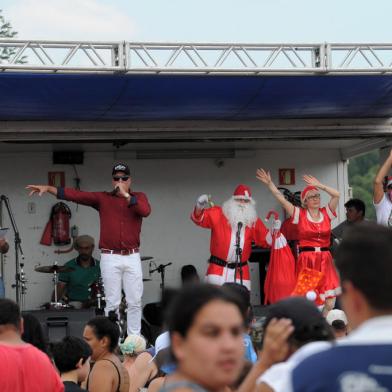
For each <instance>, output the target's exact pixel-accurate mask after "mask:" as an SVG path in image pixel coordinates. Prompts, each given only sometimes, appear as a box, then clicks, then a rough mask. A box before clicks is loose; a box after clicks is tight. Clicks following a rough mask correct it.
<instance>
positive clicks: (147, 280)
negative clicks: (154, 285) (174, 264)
mask: <svg viewBox="0 0 392 392" xmlns="http://www.w3.org/2000/svg"><path fill="white" fill-rule="evenodd" d="M150 281H152V279H147V278H143V282H150Z"/></svg>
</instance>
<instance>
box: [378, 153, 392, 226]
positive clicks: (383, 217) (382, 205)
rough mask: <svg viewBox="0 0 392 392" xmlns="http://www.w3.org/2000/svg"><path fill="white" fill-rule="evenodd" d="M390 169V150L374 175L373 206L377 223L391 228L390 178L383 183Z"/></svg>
mask: <svg viewBox="0 0 392 392" xmlns="http://www.w3.org/2000/svg"><path fill="white" fill-rule="evenodd" d="M391 167H392V150H391V151H390V153H389V156H388V158H387V159H386V160H385V162H384V163H383V164H382V165H381V167H380V169H379V170H378V172H377V174H376V178H375V179H374V185H373V204H374V207H375V209H376V216H377V223H378V224H380V225H383V226H387V227H392V177H391V176H389V177H388V178H387V181H386V183H385V188H386V189H385V192H384V178H385V176H386V175H387V174H388V172H389V170H390V169H391Z"/></svg>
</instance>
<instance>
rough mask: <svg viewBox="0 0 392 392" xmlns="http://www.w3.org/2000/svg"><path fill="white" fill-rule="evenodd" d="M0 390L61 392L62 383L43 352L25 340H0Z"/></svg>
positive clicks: (10, 391) (4, 391) (2, 391)
mask: <svg viewBox="0 0 392 392" xmlns="http://www.w3.org/2000/svg"><path fill="white" fill-rule="evenodd" d="M0 391H1V392H63V391H64V385H63V383H62V381H61V379H60V376H59V375H58V374H57V371H56V370H55V367H54V366H53V364H52V362H51V361H50V359H49V358H48V356H47V355H46V354H44V353H43V352H42V351H40V350H38V349H37V348H35V347H34V346H32V345H31V344H27V343H26V344H22V345H18V346H14V345H8V344H2V343H0Z"/></svg>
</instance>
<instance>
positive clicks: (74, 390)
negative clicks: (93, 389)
mask: <svg viewBox="0 0 392 392" xmlns="http://www.w3.org/2000/svg"><path fill="white" fill-rule="evenodd" d="M63 384H64V392H85V391H86V390H85V389H82V388H80V386H79V385H78V384H75V383H74V382H72V381H64V382H63Z"/></svg>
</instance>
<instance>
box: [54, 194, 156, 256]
mask: <svg viewBox="0 0 392 392" xmlns="http://www.w3.org/2000/svg"><path fill="white" fill-rule="evenodd" d="M131 196H132V197H131V200H130V202H128V201H127V200H126V199H125V198H123V197H120V196H116V195H113V194H111V193H109V192H83V191H79V190H76V189H73V188H58V189H57V198H58V199H61V200H68V201H73V202H75V203H78V204H83V205H86V206H90V207H93V208H95V209H96V210H97V211H98V212H99V219H100V238H99V248H100V249H112V250H122V249H133V248H138V247H139V245H140V230H141V227H142V220H143V218H145V217H147V216H148V215H150V212H151V207H150V204H149V203H148V199H147V196H146V195H145V194H144V193H142V192H132V194H131Z"/></svg>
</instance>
